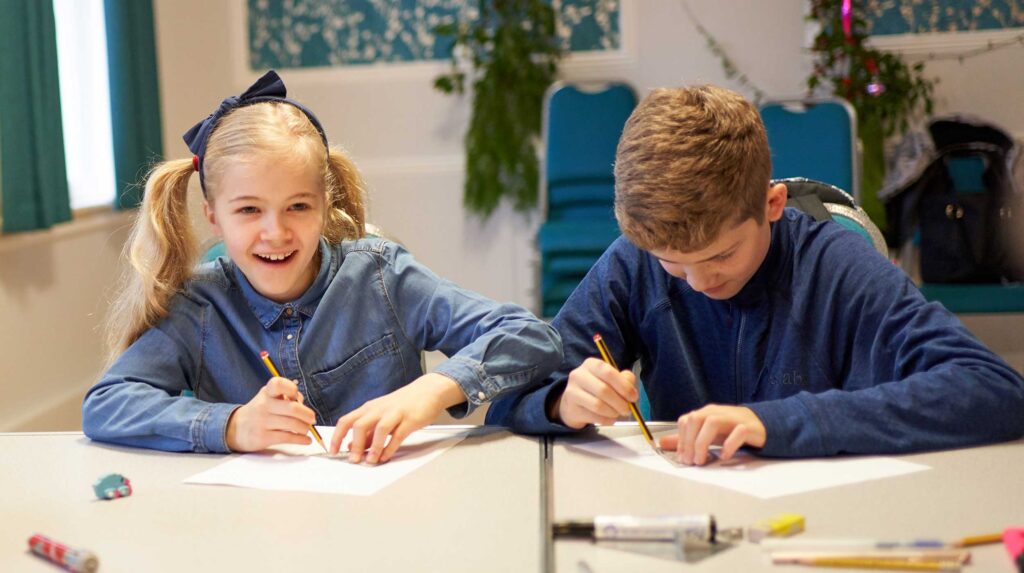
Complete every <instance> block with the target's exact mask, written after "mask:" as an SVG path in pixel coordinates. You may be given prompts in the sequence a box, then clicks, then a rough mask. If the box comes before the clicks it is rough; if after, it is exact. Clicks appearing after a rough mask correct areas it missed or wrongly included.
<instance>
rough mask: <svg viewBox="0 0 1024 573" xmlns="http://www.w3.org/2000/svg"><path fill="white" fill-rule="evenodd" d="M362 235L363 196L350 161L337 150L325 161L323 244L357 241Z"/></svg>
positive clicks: (364, 206) (363, 228) (359, 180)
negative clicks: (325, 186)
mask: <svg viewBox="0 0 1024 573" xmlns="http://www.w3.org/2000/svg"><path fill="white" fill-rule="evenodd" d="M365 234H366V192H365V188H364V186H363V178H362V176H360V175H359V170H358V169H356V166H355V164H354V163H352V160H351V159H349V158H348V156H347V155H345V153H344V152H342V151H341V150H338V149H331V150H330V152H329V153H328V157H327V223H326V225H324V236H325V237H326V238H327V242H329V243H331V244H338V243H340V242H341V241H342V240H344V239H358V238H361V237H363V236H364V235H365Z"/></svg>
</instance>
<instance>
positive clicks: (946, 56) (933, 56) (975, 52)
mask: <svg viewBox="0 0 1024 573" xmlns="http://www.w3.org/2000/svg"><path fill="white" fill-rule="evenodd" d="M1016 44H1020V45H1021V46H1024V32H1022V33H1020V34H1017V35H1016V36H1014V37H1012V38H1006V39H1005V40H1000V41H998V42H993V41H992V40H989V41H988V43H987V44H986V45H985V46H982V47H980V48H971V49H970V50H964V51H962V52H955V53H952V54H951V53H948V52H947V53H941V54H940V53H936V52H928V53H927V54H919V55H912V54H907V55H904V57H905V58H907V59H908V60H915V61H919V62H920V61H927V62H936V61H940V60H958V61H959V62H960V63H961V64H963V63H964V60H967V59H970V58H973V57H976V56H980V55H982V54H988V53H990V52H995V51H996V50H1001V49H1003V48H1008V47H1010V46H1013V45H1016Z"/></svg>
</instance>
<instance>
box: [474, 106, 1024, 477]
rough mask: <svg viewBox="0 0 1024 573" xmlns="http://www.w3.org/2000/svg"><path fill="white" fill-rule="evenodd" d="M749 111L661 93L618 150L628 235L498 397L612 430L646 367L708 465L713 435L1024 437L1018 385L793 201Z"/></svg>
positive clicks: (757, 438) (775, 446)
mask: <svg viewBox="0 0 1024 573" xmlns="http://www.w3.org/2000/svg"><path fill="white" fill-rule="evenodd" d="M769 155H770V152H769V150H768V140H767V137H766V135H765V131H764V126H763V125H762V123H761V119H760V116H759V115H758V112H757V110H756V109H755V108H754V107H753V106H752V105H751V104H750V103H748V102H746V101H745V100H744V99H743V98H742V97H740V96H739V95H737V94H735V93H732V92H730V91H728V90H725V89H721V88H716V87H713V86H700V87H693V88H684V89H658V90H655V91H654V92H652V93H651V94H650V95H649V96H648V97H647V98H645V99H644V100H643V101H642V102H641V103H640V105H639V106H638V107H637V109H636V110H635V111H634V112H633V115H632V116H631V117H630V119H629V121H628V122H627V123H626V126H625V129H624V131H623V134H622V139H621V141H620V142H619V146H618V150H617V152H616V164H615V215H616V217H617V218H618V221H619V226H620V227H621V228H622V232H623V237H620V238H619V239H618V240H617V241H616V242H615V243H613V244H612V246H611V247H609V248H608V250H607V251H606V252H605V253H604V255H603V256H602V257H601V259H600V260H599V261H598V262H597V263H596V264H595V266H594V267H593V269H591V271H590V272H589V273H588V274H587V276H586V278H584V279H583V282H582V283H581V284H580V285H579V287H578V288H577V289H576V291H575V292H574V293H573V294H572V296H571V297H570V298H569V300H568V301H567V302H566V304H565V306H564V307H562V310H561V312H559V313H558V316H557V317H555V320H554V323H553V325H554V326H555V328H556V329H557V330H558V331H559V333H560V334H561V335H562V339H563V342H564V347H565V360H564V361H563V362H562V365H561V366H560V368H559V369H558V370H557V371H556V372H555V374H554V375H553V377H552V378H550V379H549V380H548V381H547V383H546V384H545V385H543V386H541V387H535V388H533V389H530V390H528V391H525V392H521V393H519V394H517V395H515V396H512V397H509V398H506V399H503V400H500V401H498V402H496V403H494V404H493V405H492V407H491V409H490V412H489V413H488V422H489V423H495V424H503V425H507V426H510V427H511V428H513V429H514V430H517V431H521V432H526V433H556V432H565V431H569V430H571V429H573V430H574V429H581V428H583V427H585V426H587V425H588V424H608V423H611V422H613V421H614V420H615V419H616V418H618V417H620V416H624V415H627V414H628V405H627V403H628V402H633V401H636V400H637V398H638V391H637V381H636V378H635V377H634V375H633V374H632V372H631V371H630V370H629V369H627V370H623V371H621V372H620V371H616V370H615V369H614V368H612V367H611V366H609V365H607V364H605V363H604V362H602V361H601V360H599V359H598V358H594V357H595V356H597V355H598V354H597V351H596V348H595V347H594V342H593V335H594V334H595V333H598V334H601V335H602V336H603V338H604V340H605V341H606V342H607V344H608V347H609V349H610V350H611V354H612V356H613V358H614V359H615V362H616V363H617V364H619V365H620V366H625V367H627V368H628V367H629V366H631V365H633V364H634V363H635V362H637V361H639V363H640V371H641V373H640V378H641V379H642V381H643V384H644V388H645V390H646V392H647V395H648V397H649V400H650V404H651V411H652V417H653V419H657V420H671V419H676V418H678V433H677V435H673V436H669V437H666V438H664V439H663V440H662V447H664V448H666V449H676V451H677V455H678V457H679V459H680V461H681V462H683V463H685V464H696V465H702V464H704V463H705V462H707V460H708V448H709V446H711V445H712V444H721V445H722V450H721V457H722V458H724V459H729V458H731V457H732V455H733V454H734V453H735V452H736V450H737V449H738V448H739V447H741V446H747V447H748V448H753V449H754V450H755V451H757V452H759V453H760V454H762V455H766V456H793V457H796V456H822V455H831V454H838V453H842V452H850V453H875V454H877V453H896V452H910V451H917V450H927V449H937V448H951V447H957V446H966V445H971V444H980V443H985V442H994V441H999V440H1009V439H1014V438H1018V437H1020V436H1022V435H1024V379H1022V377H1021V375H1020V374H1019V373H1017V372H1015V371H1014V370H1013V369H1011V368H1010V367H1009V366H1008V365H1007V364H1006V363H1004V362H1003V361H1002V360H1000V359H999V358H998V357H997V356H995V355H994V354H993V353H992V352H991V351H989V350H988V349H987V348H985V346H983V345H982V344H981V343H980V342H979V341H978V340H976V339H975V338H974V337H973V336H971V334H970V333H969V332H968V331H967V330H966V329H965V328H964V327H963V325H962V324H961V323H960V322H959V321H958V320H957V319H956V318H955V317H953V316H952V315H951V314H950V313H949V312H947V311H946V310H945V309H944V308H943V307H942V306H941V305H939V304H937V303H929V302H927V301H926V300H925V299H924V298H923V297H922V296H921V294H920V292H919V291H918V290H917V289H916V288H915V287H914V285H913V284H912V283H911V281H910V280H909V278H908V277H907V276H906V275H905V274H904V273H903V272H902V271H901V270H900V269H898V268H897V267H896V266H894V265H893V264H892V263H890V262H889V261H887V260H886V259H885V258H884V257H882V256H881V255H879V254H878V253H877V252H876V251H875V250H874V249H873V248H872V246H871V245H870V244H868V242H867V241H865V240H864V239H863V238H862V237H860V236H858V235H857V234H855V233H853V232H850V231H847V230H844V229H843V228H842V227H840V226H839V225H837V224H833V223H831V222H825V223H821V222H816V221H815V220H814V219H812V218H811V217H809V216H808V215H806V214H804V213H801V212H799V211H796V210H794V209H786V208H785V204H786V198H787V191H786V187H785V186H784V185H771V184H770V183H769V177H770V173H771V159H770V157H769Z"/></svg>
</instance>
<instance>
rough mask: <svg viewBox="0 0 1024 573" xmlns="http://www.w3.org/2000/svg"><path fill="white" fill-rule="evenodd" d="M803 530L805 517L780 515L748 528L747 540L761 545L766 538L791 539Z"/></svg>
mask: <svg viewBox="0 0 1024 573" xmlns="http://www.w3.org/2000/svg"><path fill="white" fill-rule="evenodd" d="M803 530H804V516H802V515H800V514H797V513H780V514H778V515H775V516H772V517H770V518H768V519H762V520H761V521H758V522H757V523H755V524H753V525H751V526H750V527H748V528H747V540H749V541H750V542H752V543H760V542H761V540H762V539H764V538H765V537H789V536H790V535H796V534H797V533H800V532H802V531H803Z"/></svg>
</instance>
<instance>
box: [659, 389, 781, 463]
mask: <svg viewBox="0 0 1024 573" xmlns="http://www.w3.org/2000/svg"><path fill="white" fill-rule="evenodd" d="M766 438H767V430H765V427H764V423H762V422H761V418H758V417H757V414H755V413H754V411H753V410H751V409H750V408H747V407H746V406H720V405H718V404H710V405H708V406H704V407H703V408H701V409H699V410H694V411H692V412H689V413H687V414H683V415H682V416H680V417H679V432H678V433H677V434H676V435H674V436H664V437H662V438H661V440H660V443H661V447H662V449H665V450H676V454H677V455H678V457H679V461H680V463H683V464H686V465H688V466H689V465H698V466H702V465H704V464H706V463H707V461H708V448H710V447H711V445H712V444H721V446H722V450H721V451H720V452H719V457H721V458H722V459H723V460H728V459H731V458H732V456H733V455H734V454H735V453H736V450H738V449H740V447H741V446H743V445H745V444H749V445H751V446H754V447H755V448H760V447H761V446H764V442H765V439H766Z"/></svg>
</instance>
